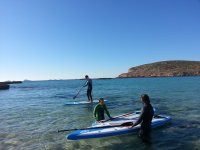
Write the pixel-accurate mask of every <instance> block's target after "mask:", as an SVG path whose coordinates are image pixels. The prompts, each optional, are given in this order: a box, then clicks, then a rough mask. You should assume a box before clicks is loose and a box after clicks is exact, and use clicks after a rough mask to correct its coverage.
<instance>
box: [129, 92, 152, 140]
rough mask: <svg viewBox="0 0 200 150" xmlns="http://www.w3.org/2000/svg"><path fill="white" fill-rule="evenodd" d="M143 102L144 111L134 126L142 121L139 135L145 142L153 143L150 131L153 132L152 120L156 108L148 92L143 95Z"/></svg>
mask: <svg viewBox="0 0 200 150" xmlns="http://www.w3.org/2000/svg"><path fill="white" fill-rule="evenodd" d="M141 102H142V104H143V108H142V112H141V114H140V117H139V119H138V120H137V121H136V122H135V123H133V125H132V126H130V127H129V128H132V127H134V126H137V125H138V124H140V123H141V128H140V131H139V137H140V138H141V139H142V140H143V142H144V143H147V144H151V141H150V133H151V121H152V118H153V116H154V110H153V107H152V105H151V103H150V99H149V96H148V95H147V94H143V95H142V96H141Z"/></svg>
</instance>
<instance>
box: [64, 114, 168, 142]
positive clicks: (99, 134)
mask: <svg viewBox="0 0 200 150" xmlns="http://www.w3.org/2000/svg"><path fill="white" fill-rule="evenodd" d="M139 115H140V114H139V113H138V112H137V113H136V112H133V113H127V114H122V115H120V116H116V117H114V119H113V120H108V121H105V122H103V123H93V125H92V126H91V127H88V128H86V129H81V130H77V131H74V132H72V133H70V134H68V135H67V136H66V139H67V140H82V139H92V138H103V137H111V136H119V135H125V134H131V133H135V132H137V131H138V130H139V129H140V124H139V125H137V126H135V127H133V128H128V126H121V125H123V124H124V123H125V124H126V123H127V124H128V123H129V122H135V121H136V120H137V119H138V117H139ZM170 121H171V117H170V116H166V115H157V116H156V117H154V118H153V120H152V128H156V127H159V126H163V125H165V124H167V123H169V122H170Z"/></svg>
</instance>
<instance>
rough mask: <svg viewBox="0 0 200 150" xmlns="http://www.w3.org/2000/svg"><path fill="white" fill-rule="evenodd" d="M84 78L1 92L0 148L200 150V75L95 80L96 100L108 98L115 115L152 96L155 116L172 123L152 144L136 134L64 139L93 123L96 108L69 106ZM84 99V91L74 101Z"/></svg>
mask: <svg viewBox="0 0 200 150" xmlns="http://www.w3.org/2000/svg"><path fill="white" fill-rule="evenodd" d="M83 83H84V80H55V81H26V82H23V83H22V84H13V85H11V87H10V89H9V90H5V91H0V106H1V109H0V119H1V122H0V150H4V149H5V150H7V149H9V150H16V149H19V150H23V149H28V150H29V149H30V150H35V149H39V150H43V149H49V150H50V149H51V150H52V149H67V150H73V149H76V150H77V149H84V150H87V149H88V150H111V149H113V150H117V149H126V150H133V149H137V150H143V149H144V150H145V149H152V150H154V149H158V150H160V149H162V150H165V149H166V150H170V149H171V150H172V149H180V150H193V149H194V150H200V115H199V114H200V109H199V108H200V77H175V78H172V77H167V78H129V79H110V80H93V97H94V99H98V98H100V97H104V98H105V99H107V100H108V102H106V104H107V107H108V109H109V111H110V114H111V115H112V116H115V115H120V114H122V113H127V112H132V111H134V110H136V109H137V110H138V109H140V108H141V107H142V105H141V103H140V95H141V94H143V93H147V94H149V96H150V98H151V103H152V105H153V106H154V107H155V108H156V113H161V114H166V115H170V116H171V117H172V121H171V123H170V124H167V125H165V126H163V127H160V128H157V129H155V130H153V131H152V145H151V146H149V145H145V144H143V143H142V142H141V140H140V139H139V138H138V137H137V134H130V135H123V136H118V137H109V138H100V139H90V140H80V141H66V140H65V136H66V135H67V134H68V133H69V132H62V133H58V132H57V131H58V129H59V130H61V129H71V128H85V127H88V126H90V125H91V123H92V122H93V121H94V120H93V117H92V112H93V108H94V106H95V104H86V105H79V106H66V105H64V104H65V102H69V101H73V96H74V95H76V93H77V92H78V90H79V89H80V87H81V85H82V84H83ZM82 100H86V89H83V90H82V91H81V93H80V95H79V96H78V97H77V99H76V101H82Z"/></svg>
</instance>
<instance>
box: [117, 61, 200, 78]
mask: <svg viewBox="0 0 200 150" xmlns="http://www.w3.org/2000/svg"><path fill="white" fill-rule="evenodd" d="M175 76H200V61H185V60H173V61H161V62H155V63H150V64H144V65H140V66H136V67H132V68H130V69H128V73H123V74H120V75H119V76H118V77H119V78H135V77H175Z"/></svg>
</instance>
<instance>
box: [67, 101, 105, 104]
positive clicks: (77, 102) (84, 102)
mask: <svg viewBox="0 0 200 150" xmlns="http://www.w3.org/2000/svg"><path fill="white" fill-rule="evenodd" d="M104 101H105V102H106V101H108V100H104ZM98 102H99V100H93V102H89V101H76V102H75V101H73V102H66V103H65V105H83V104H92V103H98Z"/></svg>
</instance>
